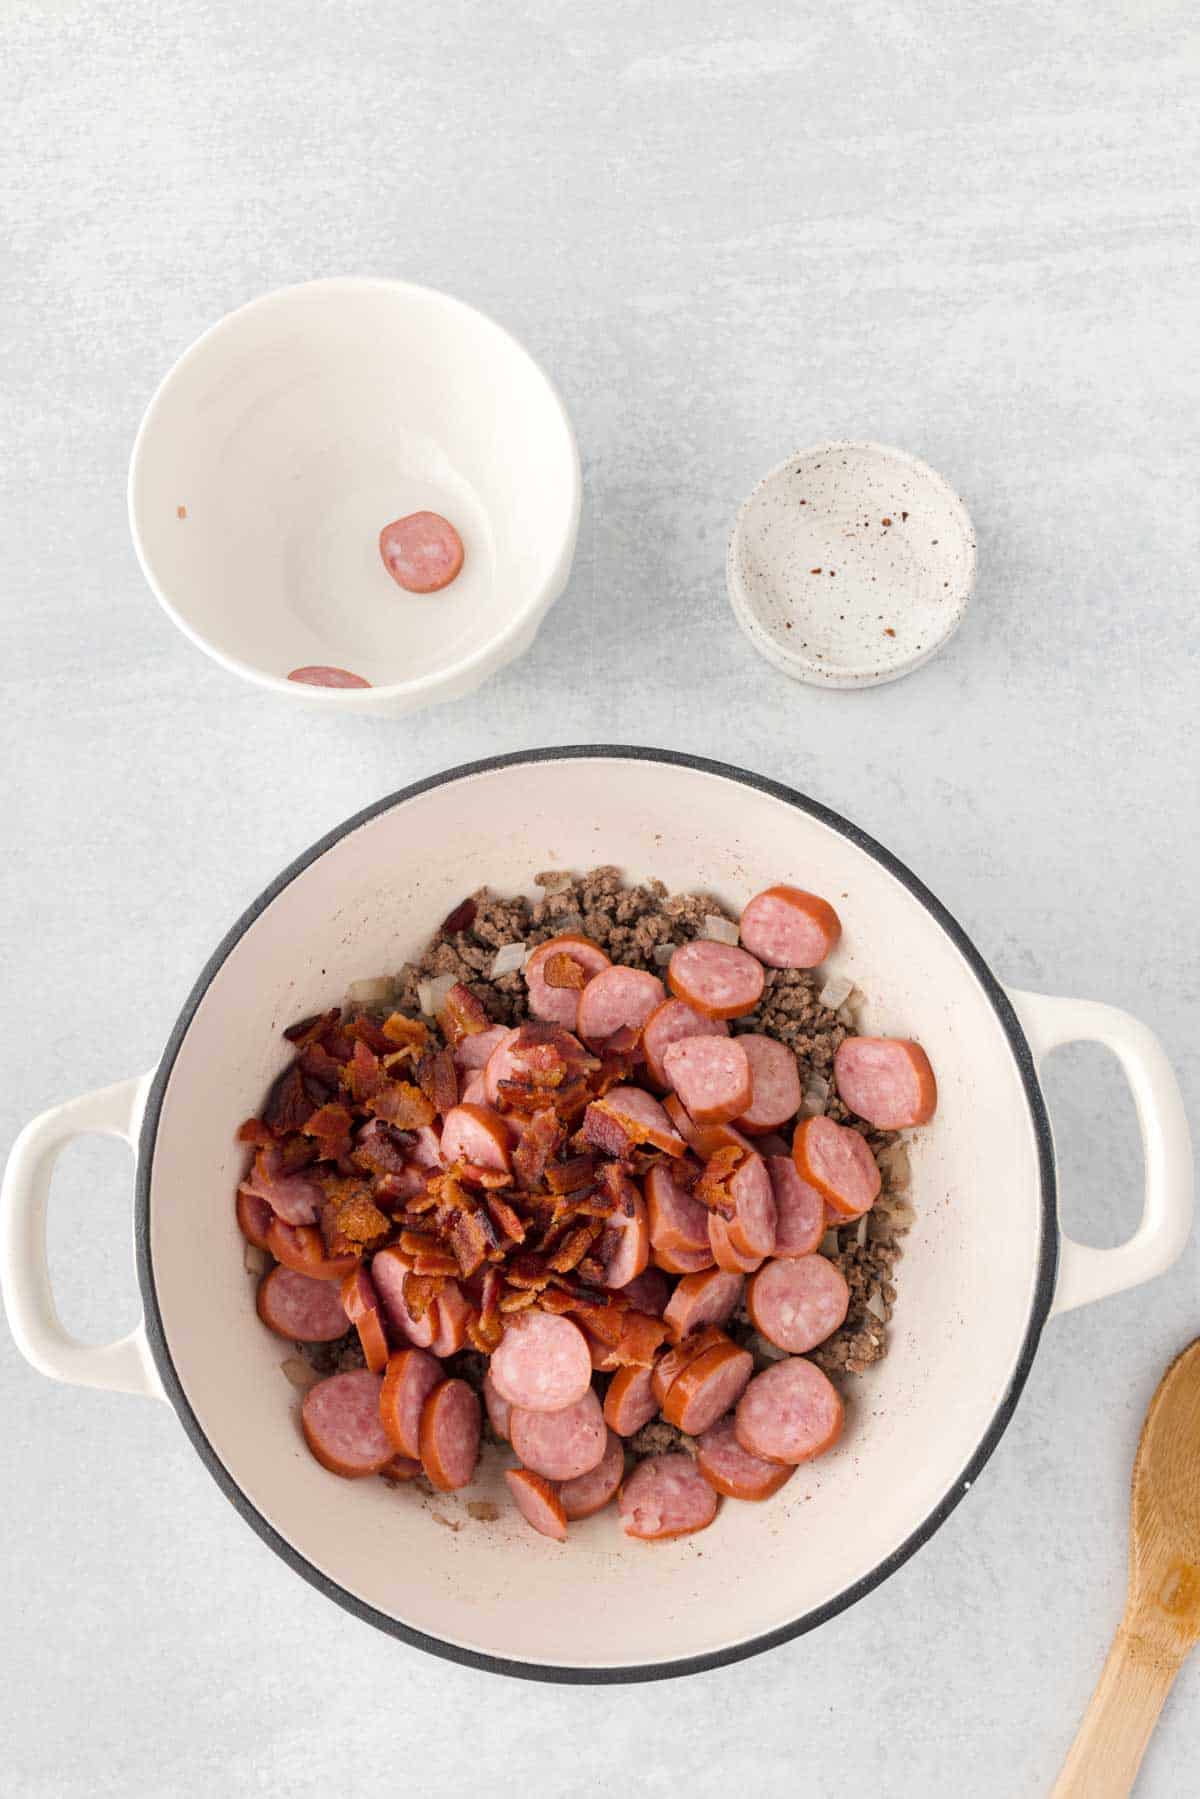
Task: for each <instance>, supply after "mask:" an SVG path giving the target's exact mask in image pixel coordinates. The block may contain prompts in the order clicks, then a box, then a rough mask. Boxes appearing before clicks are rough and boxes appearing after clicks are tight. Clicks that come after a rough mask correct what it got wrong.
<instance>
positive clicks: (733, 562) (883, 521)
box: [725, 443, 975, 687]
mask: <svg viewBox="0 0 1200 1799" xmlns="http://www.w3.org/2000/svg"><path fill="white" fill-rule="evenodd" d="M725 579H726V586H727V588H728V590H729V601H730V604H731V606H732V607H733V614H734V617H735V618H736V619H737V622H738V624H739V625H740V626H741V628H742V630H743V631H744V632H745V634H746V636H747V637H748V638H749V639H750V642H751V643H752V644H753V645H754V647H755V649H756V650H757V651H758V652H759V654H760V655H761V656H765V657H766V659H767V661H768V662H770V663H771V664H772V666H773V667H775V668H778V669H781V670H782V671H783V673H784V674H785V675H791V677H792V678H793V680H796V681H807V682H809V683H810V685H812V686H815V687H877V686H879V685H880V684H881V683H882V682H884V681H896V680H898V679H899V678H900V676H901V675H907V674H911V673H912V671H913V670H914V669H916V668H920V667H921V665H922V663H925V662H928V661H929V659H930V657H931V656H935V655H936V654H937V652H938V651H939V650H940V649H941V648H942V646H943V645H944V644H946V643H948V642H949V640H950V638H951V637H953V635H954V633H955V631H957V629H958V627H959V625H960V624H961V623H962V618H963V614H964V612H965V611H966V609H967V601H968V600H969V599H970V596H971V590H972V588H973V587H974V585H975V532H974V529H973V527H972V524H971V520H970V518H969V516H968V514H967V509H966V507H965V506H964V505H963V503H962V501H961V500H960V499H959V497H958V495H957V494H956V493H955V492H954V490H953V488H952V487H951V486H950V484H949V483H948V482H947V481H946V480H944V479H943V477H942V476H941V475H939V474H938V473H937V471H936V470H935V469H931V468H930V467H929V464H928V463H927V462H922V461H920V459H919V458H918V457H916V456H912V455H910V454H909V453H908V451H907V450H894V449H892V448H890V447H889V446H888V445H887V444H877V443H825V444H817V445H815V446H814V448H812V449H811V450H797V451H796V452H795V454H794V455H791V456H789V457H788V459H787V461H786V462H781V463H780V464H779V466H778V467H777V468H773V469H772V470H771V472H770V474H769V475H764V476H763V478H762V480H761V481H760V482H759V484H758V486H757V487H756V488H755V489H754V492H753V493H752V494H751V495H750V496H749V498H748V499H747V500H745V501H744V502H743V504H742V506H741V507H740V509H739V511H738V515H737V518H736V520H735V521H734V527H733V533H732V535H731V537H730V540H729V553H728V556H727V558H726V564H725Z"/></svg>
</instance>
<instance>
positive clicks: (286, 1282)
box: [258, 1268, 350, 1343]
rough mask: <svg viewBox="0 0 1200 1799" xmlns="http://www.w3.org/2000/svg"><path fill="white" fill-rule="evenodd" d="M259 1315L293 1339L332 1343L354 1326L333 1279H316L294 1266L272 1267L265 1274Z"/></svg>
mask: <svg viewBox="0 0 1200 1799" xmlns="http://www.w3.org/2000/svg"><path fill="white" fill-rule="evenodd" d="M258 1315H259V1317H260V1318H261V1319H262V1321H263V1323H264V1324H265V1325H266V1327H267V1329H268V1330H273V1331H274V1332H275V1335H276V1336H277V1337H287V1338H288V1339H289V1341H291V1342H293V1343H332V1342H334V1340H335V1339H336V1338H338V1337H344V1336H345V1334H346V1332H347V1331H348V1330H349V1329H350V1320H349V1319H348V1318H347V1316H346V1313H345V1310H344V1308H343V1306H342V1302H341V1299H340V1297H339V1296H338V1290H337V1288H336V1287H335V1286H334V1285H333V1283H332V1281H315V1280H313V1279H312V1277H311V1275H307V1274H297V1273H296V1271H295V1270H294V1269H293V1268H272V1270H271V1272H270V1273H269V1274H267V1275H264V1276H263V1279H262V1280H261V1281H260V1282H259V1287H258Z"/></svg>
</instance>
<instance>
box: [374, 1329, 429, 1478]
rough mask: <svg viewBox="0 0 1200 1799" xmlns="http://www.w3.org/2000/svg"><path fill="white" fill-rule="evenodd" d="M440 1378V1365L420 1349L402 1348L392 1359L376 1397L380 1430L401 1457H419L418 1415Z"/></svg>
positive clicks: (419, 1434)
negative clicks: (377, 1397)
mask: <svg viewBox="0 0 1200 1799" xmlns="http://www.w3.org/2000/svg"><path fill="white" fill-rule="evenodd" d="M441 1379H442V1369H441V1364H440V1362H437V1361H435V1359H434V1357H433V1356H431V1355H428V1354H427V1353H426V1351H425V1350H423V1349H401V1350H398V1351H397V1353H396V1354H395V1355H394V1356H392V1357H391V1358H390V1359H389V1361H388V1365H387V1373H386V1374H385V1375H384V1377H383V1386H382V1388H381V1389H380V1394H379V1416H380V1418H381V1419H382V1421H383V1428H384V1430H385V1431H386V1432H387V1434H388V1440H389V1442H391V1443H393V1444H394V1445H395V1447H396V1448H397V1449H398V1450H399V1452H400V1454H401V1455H407V1456H413V1457H416V1458H417V1459H419V1458H420V1454H421V1412H422V1410H423V1408H424V1405H425V1401H426V1400H427V1399H428V1398H429V1395H430V1394H431V1393H432V1392H433V1389H434V1388H435V1387H436V1386H437V1384H438V1382H439V1381H440V1380H441Z"/></svg>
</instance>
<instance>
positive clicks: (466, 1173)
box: [455, 1162, 512, 1191]
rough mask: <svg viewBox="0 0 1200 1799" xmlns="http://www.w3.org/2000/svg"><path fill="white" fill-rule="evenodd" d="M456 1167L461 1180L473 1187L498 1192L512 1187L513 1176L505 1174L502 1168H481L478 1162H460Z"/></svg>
mask: <svg viewBox="0 0 1200 1799" xmlns="http://www.w3.org/2000/svg"><path fill="white" fill-rule="evenodd" d="M455 1167H456V1169H457V1172H458V1176H459V1179H460V1180H464V1181H467V1182H468V1183H469V1184H470V1185H471V1186H472V1187H484V1188H487V1189H488V1190H489V1191H498V1190H499V1189H501V1188H504V1187H511V1186H512V1176H511V1175H510V1174H505V1172H504V1170H503V1169H502V1168H481V1167H480V1166H479V1163H478V1162H458V1163H456V1164H455Z"/></svg>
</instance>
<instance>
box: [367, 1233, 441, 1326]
mask: <svg viewBox="0 0 1200 1799" xmlns="http://www.w3.org/2000/svg"><path fill="white" fill-rule="evenodd" d="M411 1273H412V1262H411V1261H410V1260H409V1258H408V1257H407V1256H406V1255H405V1254H404V1252H403V1250H399V1249H381V1250H379V1251H378V1253H377V1254H376V1255H374V1256H373V1257H372V1258H371V1279H372V1280H373V1281H374V1282H375V1290H376V1292H377V1293H378V1294H379V1298H380V1302H381V1304H382V1306H383V1311H384V1315H385V1317H386V1318H387V1321H388V1323H389V1324H390V1325H391V1327H392V1329H393V1331H394V1332H395V1333H396V1335H397V1336H398V1337H399V1338H400V1339H401V1340H402V1341H403V1342H406V1343H411V1344H413V1345H414V1346H415V1347H416V1348H417V1349H428V1348H429V1346H430V1345H431V1343H432V1342H433V1339H434V1337H435V1336H436V1335H437V1327H438V1316H437V1312H438V1308H437V1303H436V1301H435V1303H434V1304H433V1305H431V1306H430V1307H429V1309H428V1311H427V1312H425V1313H424V1315H423V1316H422V1317H420V1318H418V1317H416V1316H415V1314H414V1313H413V1312H411V1311H410V1310H409V1306H408V1302H407V1300H406V1299H405V1297H404V1277H405V1275H407V1274H411Z"/></svg>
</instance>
